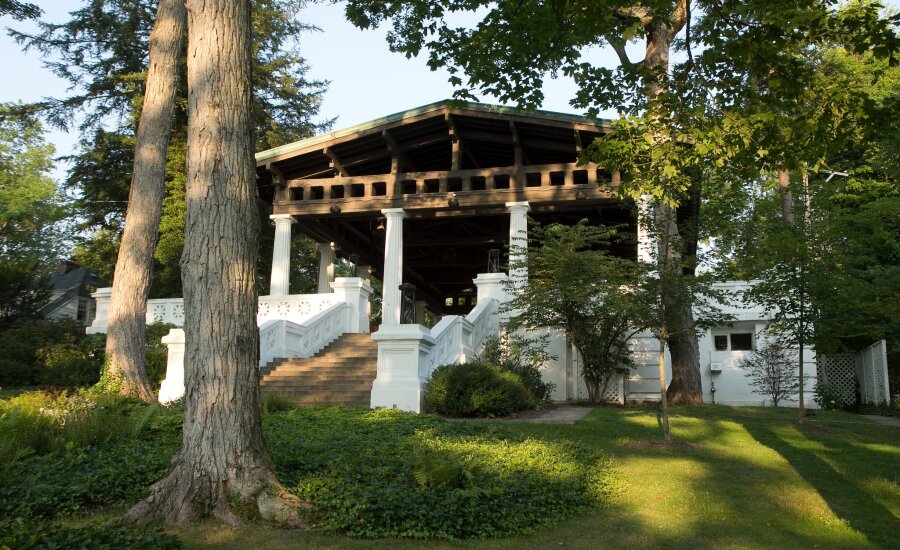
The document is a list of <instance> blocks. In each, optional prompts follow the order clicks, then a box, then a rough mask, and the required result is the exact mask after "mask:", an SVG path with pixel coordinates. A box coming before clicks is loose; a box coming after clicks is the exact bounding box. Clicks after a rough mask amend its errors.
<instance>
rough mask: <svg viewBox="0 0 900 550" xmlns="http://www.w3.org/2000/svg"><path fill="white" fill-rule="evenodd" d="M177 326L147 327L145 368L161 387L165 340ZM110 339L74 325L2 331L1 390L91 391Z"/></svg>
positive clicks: (71, 322)
mask: <svg viewBox="0 0 900 550" xmlns="http://www.w3.org/2000/svg"><path fill="white" fill-rule="evenodd" d="M172 326H173V325H166V324H161V323H157V324H151V325H147V350H146V353H145V367H146V369H147V376H148V377H149V378H150V382H151V384H153V385H154V386H155V387H158V386H159V384H160V382H161V381H162V379H163V378H165V374H166V362H167V358H168V348H167V347H166V346H165V345H164V344H162V342H160V339H161V338H162V337H163V336H165V335H166V334H168V332H169V330H170V329H171V328H172ZM105 345H106V338H105V335H103V334H85V333H84V325H82V324H81V323H78V322H76V321H74V320H71V319H59V320H53V321H30V322H25V323H19V324H16V325H13V326H10V327H7V328H3V329H2V330H0V347H2V349H3V350H4V354H3V356H0V384H2V385H3V386H33V385H44V386H65V387H77V386H89V385H92V384H95V383H96V382H97V381H98V380H99V379H100V374H101V371H102V370H103V360H104V349H105Z"/></svg>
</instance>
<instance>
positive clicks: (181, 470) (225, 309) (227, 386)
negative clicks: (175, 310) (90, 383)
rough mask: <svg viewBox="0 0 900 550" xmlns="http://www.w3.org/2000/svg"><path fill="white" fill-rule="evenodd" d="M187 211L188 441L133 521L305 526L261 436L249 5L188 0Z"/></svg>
mask: <svg viewBox="0 0 900 550" xmlns="http://www.w3.org/2000/svg"><path fill="white" fill-rule="evenodd" d="M186 5H187V12H188V54H187V55H188V60H187V61H188V156H187V219H186V230H185V247H184V254H183V255H182V258H181V266H182V280H183V283H184V298H185V358H184V366H185V397H184V408H185V411H184V428H183V436H182V447H181V450H180V451H179V452H178V454H177V455H176V456H175V458H174V459H173V461H172V470H171V471H170V472H169V474H168V475H167V476H166V477H165V478H163V479H162V480H160V481H159V482H157V483H156V484H155V485H154V486H153V487H152V488H151V494H150V496H149V497H148V498H147V499H146V500H144V501H142V502H140V503H139V504H137V505H136V506H135V507H134V508H132V509H131V510H130V511H129V512H127V513H126V515H125V517H124V519H125V520H126V521H131V522H137V523H146V522H148V521H151V520H155V519H158V520H162V521H164V522H167V523H174V524H185V523H188V522H191V521H194V520H196V519H199V518H202V517H206V516H213V517H216V518H219V519H222V520H225V521H227V522H229V523H232V524H234V523H239V522H240V521H241V520H242V518H243V517H245V516H246V515H248V514H249V515H251V516H256V517H261V518H263V519H267V520H274V521H278V522H281V523H287V524H293V525H296V524H298V523H299V514H298V508H299V501H298V499H297V498H296V497H294V496H292V495H290V494H289V493H288V492H287V491H286V490H285V489H284V488H283V487H282V486H281V485H280V484H279V483H278V481H277V480H276V478H275V475H274V473H273V472H272V468H271V461H270V459H269V454H268V451H267V450H266V446H265V443H264V441H263V438H262V426H261V420H260V408H259V379H258V378H259V373H258V370H257V355H258V334H257V329H256V299H257V295H256V287H255V277H254V275H255V269H256V255H257V246H258V239H259V235H258V234H259V215H258V213H257V208H256V198H257V195H256V174H255V162H254V158H253V135H252V133H253V130H252V126H251V122H250V109H251V84H250V70H251V64H252V59H251V56H250V3H249V1H248V0H188V1H187V2H186Z"/></svg>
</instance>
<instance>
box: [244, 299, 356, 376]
mask: <svg viewBox="0 0 900 550" xmlns="http://www.w3.org/2000/svg"><path fill="white" fill-rule="evenodd" d="M349 308H350V306H349V305H348V304H345V303H339V304H334V305H332V306H331V307H329V308H328V309H326V310H325V311H320V312H319V313H317V314H315V315H313V316H312V317H310V318H309V319H307V320H305V321H303V322H302V323H293V322H291V321H287V320H284V319H273V320H270V321H266V322H264V323H263V324H261V325H260V326H259V366H260V367H264V366H265V365H266V364H268V363H270V362H272V361H274V360H275V359H281V358H298V357H312V356H313V355H315V354H316V353H318V352H319V351H321V350H322V348H324V347H325V346H327V345H328V344H330V343H331V342H333V341H334V340H335V339H336V338H337V337H338V336H340V335H341V334H343V333H344V332H348V331H347V330H346V329H347V328H348V327H347V310H348V309H349Z"/></svg>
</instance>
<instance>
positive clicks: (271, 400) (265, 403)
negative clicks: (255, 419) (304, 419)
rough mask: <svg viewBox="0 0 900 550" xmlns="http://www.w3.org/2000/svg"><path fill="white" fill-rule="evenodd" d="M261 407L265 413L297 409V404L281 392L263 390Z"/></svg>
mask: <svg viewBox="0 0 900 550" xmlns="http://www.w3.org/2000/svg"><path fill="white" fill-rule="evenodd" d="M259 408H260V410H261V411H262V413H263V414H271V413H277V412H282V411H289V410H291V409H296V408H297V404H296V403H294V402H293V401H291V399H290V398H288V397H285V396H283V395H281V394H278V393H272V392H263V393H262V395H260V399H259Z"/></svg>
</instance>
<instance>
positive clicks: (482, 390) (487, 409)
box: [425, 362, 537, 417]
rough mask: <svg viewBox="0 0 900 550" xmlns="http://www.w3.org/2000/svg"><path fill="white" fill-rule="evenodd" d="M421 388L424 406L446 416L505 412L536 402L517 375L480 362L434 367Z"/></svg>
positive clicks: (508, 412)
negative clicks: (424, 392) (423, 388)
mask: <svg viewBox="0 0 900 550" xmlns="http://www.w3.org/2000/svg"><path fill="white" fill-rule="evenodd" d="M425 391H426V392H427V393H426V397H425V409H426V410H427V411H429V412H434V413H438V414H442V415H446V416H456V417H469V416H505V415H508V414H510V413H511V412H514V411H519V410H523V409H527V408H531V407H533V406H535V405H536V404H537V403H536V402H535V401H534V399H533V398H532V397H531V395H530V394H529V391H528V389H527V388H526V387H525V384H524V383H523V382H522V379H521V378H520V377H519V376H517V375H516V374H514V373H512V372H507V371H504V370H502V369H501V368H499V367H497V366H495V365H489V364H487V363H480V362H476V363H460V364H456V365H444V366H442V367H438V368H437V369H435V371H434V372H433V373H432V375H431V378H430V379H429V380H428V383H427V384H426V386H425Z"/></svg>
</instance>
